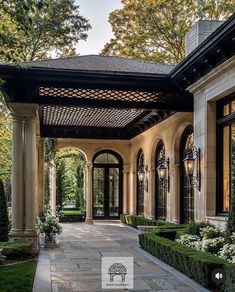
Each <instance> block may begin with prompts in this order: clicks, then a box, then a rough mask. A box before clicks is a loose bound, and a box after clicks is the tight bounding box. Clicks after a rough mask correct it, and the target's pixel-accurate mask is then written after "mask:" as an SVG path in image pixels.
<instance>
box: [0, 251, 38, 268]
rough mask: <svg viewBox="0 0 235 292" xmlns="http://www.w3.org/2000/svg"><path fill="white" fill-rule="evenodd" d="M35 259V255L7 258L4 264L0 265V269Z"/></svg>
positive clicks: (36, 256)
mask: <svg viewBox="0 0 235 292" xmlns="http://www.w3.org/2000/svg"><path fill="white" fill-rule="evenodd" d="M37 258H38V255H37V254H33V255H30V254H29V255H23V256H19V257H17V258H14V259H10V258H7V259H6V260H5V261H4V262H2V263H0V267H3V266H9V265H14V264H20V263H24V262H28V261H31V260H35V259H37Z"/></svg>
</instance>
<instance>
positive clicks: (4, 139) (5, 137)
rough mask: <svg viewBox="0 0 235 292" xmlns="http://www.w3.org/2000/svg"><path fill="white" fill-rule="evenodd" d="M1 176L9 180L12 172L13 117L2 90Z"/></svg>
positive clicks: (0, 111)
mask: <svg viewBox="0 0 235 292" xmlns="http://www.w3.org/2000/svg"><path fill="white" fill-rule="evenodd" d="M0 137H1V139H0V178H2V179H3V180H4V181H6V180H9V177H10V174H11V147H12V119H11V116H10V113H9V111H8V109H7V106H6V104H5V101H4V98H3V96H2V94H1V92H0Z"/></svg>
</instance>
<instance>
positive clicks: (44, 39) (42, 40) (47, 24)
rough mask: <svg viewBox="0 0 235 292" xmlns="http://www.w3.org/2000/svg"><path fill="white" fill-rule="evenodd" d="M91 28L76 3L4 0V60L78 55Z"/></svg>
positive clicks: (0, 15)
mask: <svg viewBox="0 0 235 292" xmlns="http://www.w3.org/2000/svg"><path fill="white" fill-rule="evenodd" d="M90 28H91V26H90V24H89V22H88V20H87V19H86V18H84V17H83V16H81V15H80V13H79V6H77V5H75V1H74V0H24V1H19V0H8V1H4V0H2V1H1V0H0V60H3V61H5V62H21V61H32V60H36V59H44V58H50V57H51V56H52V54H56V55H57V56H71V55H75V54H76V48H75V45H76V44H77V43H78V41H79V40H86V38H87V31H88V30H89V29H90Z"/></svg>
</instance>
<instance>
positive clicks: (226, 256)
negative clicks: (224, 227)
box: [218, 243, 235, 264]
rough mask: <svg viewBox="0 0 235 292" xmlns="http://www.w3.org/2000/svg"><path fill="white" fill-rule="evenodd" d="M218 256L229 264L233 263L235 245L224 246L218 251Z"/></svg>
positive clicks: (234, 259)
mask: <svg viewBox="0 0 235 292" xmlns="http://www.w3.org/2000/svg"><path fill="white" fill-rule="evenodd" d="M218 256H219V257H220V258H222V259H223V260H225V261H228V262H230V263H233V264H234V263H235V244H228V243H227V244H225V245H224V246H223V247H222V248H221V249H220V251H219V252H218Z"/></svg>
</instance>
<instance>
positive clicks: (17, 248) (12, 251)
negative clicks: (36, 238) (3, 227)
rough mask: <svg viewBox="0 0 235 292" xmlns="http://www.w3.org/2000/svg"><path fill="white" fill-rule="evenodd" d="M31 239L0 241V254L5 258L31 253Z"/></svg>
mask: <svg viewBox="0 0 235 292" xmlns="http://www.w3.org/2000/svg"><path fill="white" fill-rule="evenodd" d="M32 245H33V243H32V241H30V240H17V241H13V242H0V249H2V254H3V255H4V256H7V258H16V257H20V256H23V255H26V254H30V253H31V248H32Z"/></svg>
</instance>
